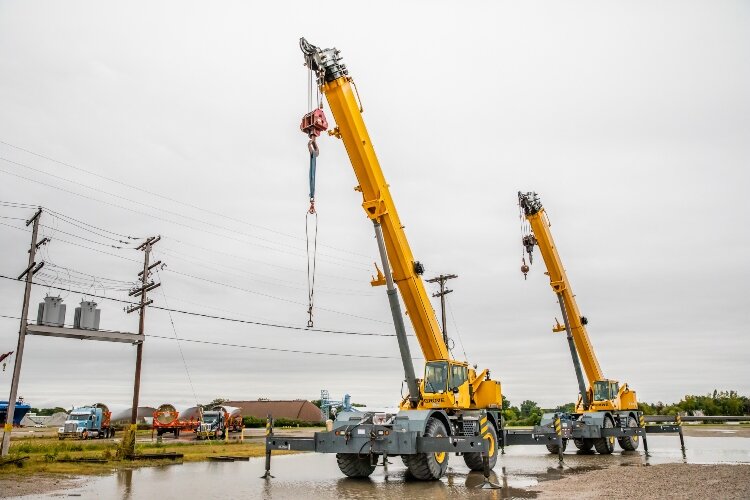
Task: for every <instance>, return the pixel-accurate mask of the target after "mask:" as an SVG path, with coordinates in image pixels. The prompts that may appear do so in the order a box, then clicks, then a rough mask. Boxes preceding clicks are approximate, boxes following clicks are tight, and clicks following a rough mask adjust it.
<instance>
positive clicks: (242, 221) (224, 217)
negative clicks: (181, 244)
mask: <svg viewBox="0 0 750 500" xmlns="http://www.w3.org/2000/svg"><path fill="white" fill-rule="evenodd" d="M0 144H5V145H6V146H9V147H11V148H14V149H17V150H19V151H23V152H25V153H29V154H31V155H34V156H36V157H39V158H44V159H45V160H49V161H51V162H54V163H57V164H59V165H63V166H65V167H68V168H72V169H73V170H78V171H79V172H85V173H87V174H89V175H93V176H94V177H98V178H100V179H104V180H106V181H109V182H114V183H115V184H119V185H121V186H125V187H128V188H130V189H134V190H136V191H141V192H143V193H146V194H149V195H151V196H156V197H157V198H161V199H163V200H167V201H170V202H172V203H177V204H178V205H182V206H185V207H189V208H193V209H195V210H198V211H201V212H204V213H207V214H210V215H213V216H216V217H221V218H223V219H226V220H231V221H233V222H238V223H240V224H245V225H247V226H249V227H253V228H257V229H262V230H264V231H268V232H270V233H273V234H278V235H280V236H285V237H287V238H292V239H296V240H302V239H303V238H302V237H299V236H294V235H291V234H287V233H284V232H282V231H278V230H276V229H271V228H268V227H265V226H261V225H258V224H253V223H251V222H247V221H245V220H242V219H237V218H235V217H231V216H229V215H226V214H223V213H220V212H214V211H212V210H208V209H206V208H203V207H199V206H197V205H193V204H191V203H186V202H183V201H180V200H177V199H174V198H170V197H169V196H164V195H162V194H159V193H155V192H153V191H149V190H148V189H144V188H142V187H139V186H134V185H132V184H128V183H126V182H123V181H119V180H117V179H113V178H111V177H107V176H104V175H101V174H97V173H96V172H92V171H91V170H87V169H85V168H82V167H78V166H76V165H72V164H70V163H66V162H64V161H60V160H56V159H54V158H51V157H49V156H46V155H43V154H41V153H36V152H34V151H31V150H29V149H25V148H22V147H20V146H16V145H15V144H10V143H9V142H5V141H3V140H0ZM321 246H325V247H327V248H331V249H334V250H338V251H340V252H344V253H349V254H352V255H359V256H361V257H367V258H369V257H370V256H369V255H365V254H361V253H358V252H353V251H351V250H345V249H343V248H339V247H335V246H329V245H321Z"/></svg>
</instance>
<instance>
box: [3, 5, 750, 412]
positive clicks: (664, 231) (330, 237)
mask: <svg viewBox="0 0 750 500" xmlns="http://www.w3.org/2000/svg"><path fill="white" fill-rule="evenodd" d="M748 26H750V4H748V3H747V2H743V1H736V2H731V1H720V2H707V1H706V2H688V1H674V2H668V1H665V2H606V1H605V2H602V1H590V2H585V1H580V2H378V3H377V7H375V4H359V3H350V4H347V5H346V7H343V6H341V7H339V8H336V7H335V6H322V5H318V4H310V3H309V2H299V3H289V2H278V3H273V2H271V3H268V2H266V3H263V4H257V5H250V4H249V3H248V2H183V1H179V2H178V1H174V2H125V3H123V2H100V1H77V2H72V1H68V2H54V1H49V2H21V1H8V0H5V1H2V2H0V109H2V115H1V118H0V141H2V143H0V200H2V201H11V202H20V203H28V204H41V205H43V206H45V207H49V208H51V209H52V210H54V211H57V212H59V213H62V214H64V215H66V216H68V217H73V218H76V219H79V220H81V221H84V222H86V223H88V224H93V225H95V226H97V227H100V228H102V229H106V230H107V231H112V232H115V233H120V234H125V235H132V236H136V237H144V236H148V235H154V234H161V235H162V237H163V238H162V240H161V242H159V243H158V244H157V246H156V248H155V256H156V258H159V259H161V260H163V261H164V262H166V263H167V264H168V267H167V268H166V269H165V270H164V271H163V272H162V273H161V279H162V282H163V286H162V287H161V289H158V290H155V291H154V292H153V293H152V297H153V298H154V300H155V303H156V304H158V305H165V304H168V305H169V306H171V307H174V308H180V309H186V310H190V311H196V312H204V313H208V314H215V315H224V316H230V317H233V318H243V319H248V320H255V321H269V322H277V323H282V324H286V325H295V326H304V325H305V323H306V320H307V317H306V299H307V290H306V277H305V250H304V248H305V240H304V237H305V232H304V227H305V226H304V222H305V221H304V220H303V219H304V216H305V211H306V209H307V185H306V184H307V167H308V165H307V149H306V142H307V139H306V137H305V136H304V135H303V134H301V133H300V132H299V129H298V126H299V119H300V117H301V116H302V115H303V114H304V113H305V112H306V111H307V109H306V102H307V90H306V85H307V73H306V69H305V68H304V67H303V66H302V62H303V61H302V56H301V54H300V51H299V48H298V45H297V41H298V38H299V37H300V36H303V35H304V36H306V37H307V38H308V39H309V40H310V41H311V42H312V43H315V44H318V45H321V46H325V47H329V46H334V45H335V46H336V47H337V48H339V49H340V50H341V51H342V55H343V57H344V58H345V62H346V64H347V66H348V67H349V69H350V74H351V75H352V76H354V78H355V79H356V82H357V85H358V88H359V92H360V95H361V98H362V101H363V104H364V108H365V114H364V117H365V120H366V123H367V125H368V128H369V131H370V134H371V136H372V139H373V141H374V143H375V147H376V151H377V152H378V155H379V157H380V161H381V165H382V167H383V169H384V171H385V175H386V177H387V179H388V181H389V183H390V185H391V188H392V192H393V195H394V197H395V199H396V203H397V205H398V208H399V211H400V215H401V218H402V220H403V222H404V224H405V225H406V230H407V234H408V237H409V239H410V242H411V245H412V248H413V250H414V254H415V256H416V257H417V258H418V259H419V260H421V261H422V262H424V263H425V265H426V267H427V275H428V276H429V275H433V274H436V273H441V272H448V273H456V274H458V275H459V279H457V280H454V281H452V282H451V288H453V289H454V290H455V292H454V293H453V294H451V295H450V296H449V303H450V306H451V312H452V315H451V316H452V317H455V325H454V324H453V323H450V324H449V326H450V330H451V331H452V332H453V333H454V334H456V335H454V336H455V337H456V340H458V338H457V337H458V335H457V334H459V333H460V339H461V341H462V342H458V341H457V342H456V345H457V348H456V350H455V351H454V354H456V356H457V357H459V358H463V351H462V348H461V344H463V346H464V348H465V351H466V354H467V355H468V358H469V361H470V362H471V363H476V364H478V365H479V367H480V369H481V368H484V367H487V368H490V369H491V370H492V374H493V376H494V377H495V378H499V379H500V380H501V381H502V383H503V392H504V394H506V395H507V396H508V397H509V398H510V399H511V401H513V402H514V403H520V402H521V401H522V400H524V399H532V400H535V401H537V402H539V403H540V404H542V405H546V406H552V405H556V404H559V403H564V402H568V401H572V400H573V399H574V398H575V394H576V392H577V387H576V382H575V377H574V373H573V369H572V366H571V361H570V358H569V354H568V351H567V346H566V343H565V339H564V337H563V336H561V335H553V334H552V333H551V331H550V327H551V325H552V324H553V322H554V317H555V316H556V315H558V314H559V310H558V306H557V304H556V302H555V297H554V295H553V293H552V292H551V290H550V288H549V285H548V282H547V279H546V276H544V274H543V271H544V269H543V265H542V264H541V261H540V262H539V263H538V264H535V265H534V266H533V267H532V271H531V273H530V275H529V279H528V280H527V281H524V280H523V277H522V275H521V273H520V272H519V266H520V257H521V245H520V223H519V218H518V211H517V207H516V191H518V190H519V189H520V190H535V191H537V192H539V193H540V195H541V197H542V201H543V202H544V204H545V206H546V208H547V210H548V213H549V216H550V219H551V221H552V223H553V227H552V231H553V234H554V236H555V238H556V240H557V242H558V247H559V251H560V254H561V256H562V258H563V260H564V262H565V265H566V268H567V270H568V274H569V277H570V278H571V280H572V283H573V287H574V289H575V291H576V293H577V297H578V299H579V304H580V307H581V310H582V312H583V313H584V314H585V315H586V316H587V317H588V318H589V320H590V324H589V333H590V335H591V338H592V342H593V344H594V346H595V348H596V351H597V354H598V356H599V361H600V364H601V366H602V368H603V370H604V373H605V375H606V376H608V377H610V378H614V379H619V380H620V381H622V382H628V383H629V384H630V385H631V387H632V388H634V389H635V390H636V391H638V395H639V398H640V399H641V400H645V401H657V400H663V401H676V400H678V399H679V398H680V397H681V396H683V395H684V394H686V393H707V392H709V391H712V390H713V389H714V388H718V389H736V390H739V391H740V392H743V393H745V394H747V393H748V392H750V364H748V362H747V357H748V352H749V351H750V338H749V337H748V324H750V313H749V312H748V311H749V310H750V308H749V307H748V306H749V305H750V304H749V299H748V293H747V283H748V281H749V280H750V264H748V259H747V255H748V251H750V231H749V230H748V219H749V216H750V201H748V197H747V196H746V191H747V189H748V186H750V174H748V169H747V165H748V161H749V160H750V118H749V117H750V92H748V89H750V64H749V62H750V30H748V29H747V28H748ZM331 119H332V118H331V116H330V113H329V120H331ZM13 146H16V147H13ZM18 147H20V148H23V149H26V150H28V151H29V152H25V151H23V150H20V149H18ZM320 149H321V155H320V158H319V162H318V186H317V206H318V211H319V217H320V219H319V224H320V234H319V243H320V245H321V247H320V249H319V262H318V278H317V289H316V294H315V295H316V297H317V300H316V303H317V306H318V309H317V312H316V322H315V325H316V327H319V328H324V329H336V330H348V331H355V332H367V333H388V334H390V333H393V326H392V324H391V322H390V321H389V318H390V314H389V309H388V304H387V299H386V296H385V291H384V290H383V289H382V288H377V289H372V288H371V287H370V285H369V280H370V274H371V272H372V270H371V269H372V262H373V261H374V260H375V258H376V246H375V242H374V240H373V238H372V227H371V225H370V223H369V222H368V221H367V219H366V218H365V216H364V213H363V211H362V209H361V207H360V203H361V197H360V195H359V194H358V193H356V192H354V191H353V190H352V187H353V186H354V185H355V184H356V181H355V178H354V175H353V172H352V169H351V166H350V164H349V161H348V158H347V156H346V153H345V151H344V148H343V145H342V144H341V143H340V142H339V141H337V140H335V139H332V138H328V137H324V138H322V139H321V140H320ZM30 152H31V153H30ZM32 153H36V154H38V155H43V156H46V157H48V158H50V159H52V160H57V161H59V162H64V163H66V164H68V165H70V166H66V165H63V164H62V163H56V162H55V161H52V160H50V159H45V158H42V157H40V156H36V155H34V154H32ZM71 166H74V167H77V168H79V169H84V170H78V169H76V168H72V167H71ZM101 176H103V177H107V178H110V179H113V180H115V181H117V182H113V181H110V180H106V179H104V178H103V177H101ZM128 185H133V186H138V187H139V188H140V189H141V190H138V189H133V188H131V187H129V186H128ZM147 191H148V192H151V193H152V194H149V193H148V192H147ZM74 193H76V194H74ZM167 198H170V199H172V200H174V201H170V200H169V199H167ZM189 205H192V206H194V207H197V208H191V207H190V206H189ZM32 213H33V210H31V209H19V208H12V207H8V206H0V216H2V217H6V218H3V219H0V223H2V224H0V242H2V243H1V244H0V274H3V275H6V276H17V275H18V274H19V273H20V272H21V271H22V270H23V269H24V267H25V259H26V258H27V257H26V250H27V248H28V242H29V237H30V236H29V232H28V230H26V229H25V228H24V230H20V229H17V228H18V227H23V221H20V220H16V218H28V217H30V216H31V215H32ZM42 224H43V225H44V227H43V231H42V233H43V234H44V235H46V236H49V237H51V238H52V243H51V244H50V245H48V246H47V247H45V249H44V252H43V254H42V256H43V257H44V259H45V261H46V262H48V263H52V264H56V265H57V266H61V267H66V268H70V269H73V270H74V271H73V274H71V275H69V274H68V271H65V270H61V269H60V268H59V267H58V268H55V267H54V266H51V265H50V266H49V267H48V268H47V269H46V270H45V271H46V273H47V274H48V275H49V276H54V275H55V274H57V276H58V277H57V279H56V281H55V283H56V284H55V285H54V286H59V285H61V284H62V286H70V287H71V288H72V289H74V290H85V291H89V292H90V293H95V294H99V295H106V296H108V297H114V298H122V297H123V296H124V295H126V294H125V293H123V292H122V291H118V290H117V288H120V287H121V286H120V285H117V284H115V283H114V282H112V281H106V282H105V280H104V279H107V280H125V281H128V280H133V279H134V278H135V276H136V274H137V273H138V271H139V267H140V266H141V264H140V262H141V259H142V254H141V253H140V252H137V251H135V250H132V249H123V250H117V249H113V248H107V246H106V245H108V244H111V243H112V242H113V240H111V239H109V235H110V233H102V232H99V233H97V234H95V233H92V232H90V231H86V230H84V229H82V228H79V227H75V226H72V225H70V224H68V223H66V222H64V221H63V220H61V219H59V218H57V219H56V218H55V217H53V216H52V215H51V214H48V213H45V214H44V215H43V218H42ZM9 226H14V227H9ZM65 233H70V234H65ZM79 238H87V239H89V240H93V242H89V241H84V240H80V239H79ZM68 242H74V243H77V244H79V245H84V246H87V247H90V248H96V249H98V250H101V251H104V252H107V253H108V254H113V255H107V254H103V253H100V252H94V251H91V250H89V249H86V248H81V247H79V246H73V245H71V244H70V243H68ZM323 245H325V246H323ZM123 257H124V258H123ZM127 259H130V260H127ZM76 271H77V272H79V273H87V274H90V275H94V276H97V277H99V280H98V282H104V284H97V285H96V286H95V287H92V286H91V284H92V283H93V281H94V279H93V278H91V277H87V276H84V275H80V274H76ZM185 275H190V276H192V277H188V276H185ZM195 277H197V278H202V279H196V278H195ZM40 279H46V280H47V282H48V283H52V281H53V279H54V278H49V277H48V278H42V277H40ZM206 280H210V281H213V282H215V283H211V282H209V281H206ZM70 282H77V283H76V284H72V285H71V284H70ZM162 292H163V293H162ZM46 293H52V294H57V293H61V294H62V296H63V297H65V303H66V304H67V307H68V315H67V319H68V322H72V319H73V309H74V308H75V306H76V304H77V303H78V302H79V301H80V300H81V298H82V296H81V294H80V293H72V292H68V291H65V292H58V291H56V290H54V289H47V288H45V287H41V286H40V287H35V289H34V290H33V294H32V306H31V315H32V316H35V314H36V307H37V306H36V305H37V303H38V302H40V300H41V299H42V298H43V297H44V295H45V294H46ZM0 298H1V300H0V314H1V315H6V316H11V317H17V316H19V314H20V310H21V299H22V285H21V284H19V283H17V282H12V281H9V280H0ZM99 302H100V304H101V309H102V320H101V326H102V328H107V329H118V330H127V331H135V330H136V329H137V317H136V316H135V315H126V314H124V313H123V312H122V307H123V304H121V303H117V302H111V301H107V300H100V301H99ZM436 306H437V304H436ZM172 319H173V321H174V325H175V330H176V332H177V335H179V336H180V337H184V338H189V339H201V340H209V341H215V342H223V343H232V344H242V345H251V346H260V347H274V348H278V349H287V350H307V351H317V352H325V353H345V354H358V355H371V356H384V357H391V358H389V359H368V358H342V357H334V356H323V355H310V354H295V353H285V352H270V351H262V350H256V349H247V348H239V347H220V346H211V345H200V344H195V343H182V344H181V347H182V352H183V354H184V358H185V361H186V364H187V367H188V370H189V374H190V377H191V379H192V387H191V385H190V383H189V382H188V378H187V376H186V370H185V366H184V364H183V361H182V357H181V354H180V351H179V349H178V345H177V343H176V342H175V341H173V340H165V339H157V338H149V339H147V341H146V343H145V347H144V369H143V385H142V390H141V402H142V404H150V405H158V404H160V403H164V402H171V403H176V404H178V405H190V404H193V403H194V402H195V400H196V399H198V400H200V401H206V400H210V399H212V398H214V397H226V398H231V399H255V398H258V397H269V398H310V399H315V398H317V397H318V396H319V391H320V389H322V388H327V389H328V390H329V391H330V392H331V394H332V395H333V396H337V397H340V396H341V395H343V394H344V393H345V392H348V393H350V394H352V396H353V398H354V400H355V401H358V402H364V403H369V404H372V405H394V404H395V403H396V402H397V400H398V397H399V393H400V388H401V382H400V381H401V378H402V377H403V372H402V369H401V365H400V361H399V360H398V359H397V356H398V350H397V346H396V343H395V339H394V338H392V337H358V336H348V335H340V334H324V333H313V332H304V331H302V332H300V331H293V330H284V329H271V328H266V327H259V326H253V325H246V324H237V323H229V322H223V321H216V320H207V319H200V318H196V317H190V316H184V315H181V314H173V316H172ZM17 330H18V321H17V320H12V319H7V318H0V351H3V352H5V351H9V350H13V349H15V346H16V339H17ZM147 333H148V334H151V335H158V336H162V337H173V336H174V332H173V330H172V326H171V324H170V318H169V316H168V315H167V313H166V312H163V311H158V310H149V311H148V314H147ZM26 346H27V347H26V355H25V359H24V365H23V373H22V378H21V386H20V394H21V395H23V396H24V397H25V398H26V399H27V401H29V402H30V403H31V404H32V405H34V406H50V405H62V406H70V405H78V404H82V403H86V402H91V401H94V400H95V401H103V402H106V403H108V404H110V405H112V406H114V407H127V406H129V405H130V400H131V397H132V377H133V364H134V359H135V349H134V348H133V347H132V346H129V345H119V344H106V343H95V342H82V341H66V340H60V339H49V338H43V337H30V338H28V340H27V344H26ZM413 351H414V353H415V355H418V354H419V349H418V346H417V345H416V344H414V345H413ZM419 364H421V363H419ZM11 372H12V365H9V366H8V368H7V369H6V371H5V372H2V373H0V390H1V392H0V394H3V395H5V396H0V398H5V397H7V391H8V387H9V382H10V375H11Z"/></svg>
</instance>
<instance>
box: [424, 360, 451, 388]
mask: <svg viewBox="0 0 750 500" xmlns="http://www.w3.org/2000/svg"><path fill="white" fill-rule="evenodd" d="M447 387H448V363H446V362H445V361H439V362H431V363H427V365H425V368H424V392H426V393H432V394H438V393H442V392H445V391H446V389H447Z"/></svg>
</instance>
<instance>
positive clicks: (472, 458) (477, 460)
mask: <svg viewBox="0 0 750 500" xmlns="http://www.w3.org/2000/svg"><path fill="white" fill-rule="evenodd" d="M487 424H488V425H489V426H490V429H489V433H490V436H491V439H490V443H491V444H490V469H494V468H495V464H496V463H497V455H498V449H497V431H496V430H495V426H494V424H493V423H492V422H487ZM464 463H465V464H466V467H468V468H469V469H471V470H473V471H476V472H482V471H483V470H484V464H483V463H482V453H481V452H479V453H464Z"/></svg>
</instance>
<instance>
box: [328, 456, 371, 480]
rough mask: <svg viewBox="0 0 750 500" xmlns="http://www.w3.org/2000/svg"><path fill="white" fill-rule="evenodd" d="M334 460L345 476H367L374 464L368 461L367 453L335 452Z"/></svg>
mask: <svg viewBox="0 0 750 500" xmlns="http://www.w3.org/2000/svg"><path fill="white" fill-rule="evenodd" d="M336 462H337V463H338V464H339V469H341V472H343V473H344V475H345V476H347V477H368V476H369V475H370V474H372V473H373V471H374V470H375V466H374V465H372V464H371V463H370V456H369V455H358V454H356V453H336Z"/></svg>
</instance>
